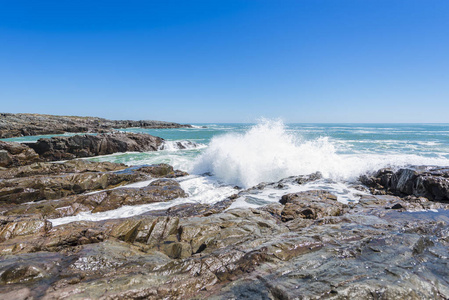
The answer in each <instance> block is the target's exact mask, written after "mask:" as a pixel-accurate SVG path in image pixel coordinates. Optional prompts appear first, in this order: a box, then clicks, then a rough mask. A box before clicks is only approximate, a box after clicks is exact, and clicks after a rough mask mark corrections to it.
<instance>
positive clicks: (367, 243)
mask: <svg viewBox="0 0 449 300" xmlns="http://www.w3.org/2000/svg"><path fill="white" fill-rule="evenodd" d="M309 196H310V197H311V198H310V200H311V201H312V202H316V203H318V202H319V201H320V199H322V200H323V201H325V202H326V201H327V200H326V199H328V200H329V201H334V200H332V199H333V198H334V197H333V196H332V195H330V194H328V193H319V194H317V193H315V192H312V193H309V194H306V193H304V194H301V195H297V196H292V195H289V196H285V197H284V200H286V201H287V202H286V204H287V203H289V201H292V202H294V201H295V199H301V201H302V200H304V201H306V200H307V199H308V197H309ZM298 201H299V200H298ZM282 202H284V201H282ZM273 205H274V206H280V208H281V209H282V207H283V206H284V205H282V204H273ZM395 205H401V206H402V207H403V208H406V207H409V206H408V204H407V201H404V200H403V199H401V198H398V197H395V196H366V197H364V198H362V199H361V201H360V202H359V203H358V204H353V205H352V206H351V207H347V208H346V209H344V210H343V211H342V212H341V214H338V215H334V214H328V215H323V216H322V217H320V216H317V218H316V219H302V218H301V215H298V216H297V217H296V218H293V219H292V220H290V221H287V222H279V221H278V220H279V219H280V217H281V216H280V215H278V216H274V215H273V214H272V213H273V212H275V211H276V210H277V211H281V210H279V209H274V208H273V207H272V208H271V209H269V210H270V211H271V213H268V212H267V211H266V210H264V209H234V210H229V211H226V212H221V213H218V214H212V215H209V216H202V217H177V216H137V217H132V218H128V219H121V220H108V221H102V222H75V223H71V224H66V225H62V226H57V227H54V228H51V227H49V226H48V225H45V224H44V222H45V221H42V220H39V219H35V220H36V221H33V220H32V219H30V226H29V227H27V226H25V224H24V225H22V228H26V230H24V231H22V234H17V233H15V234H14V235H10V236H9V238H8V239H3V240H2V242H0V253H2V254H0V255H2V259H1V260H0V279H1V280H0V296H2V297H6V296H10V295H12V294H11V292H12V291H15V293H13V295H26V296H27V297H35V298H45V299H63V298H66V297H69V298H104V299H161V298H170V299H190V298H195V299H206V298H213V299H243V298H248V299H319V298H323V297H325V298H329V299H445V298H447V297H449V283H448V282H447V280H446V278H447V277H448V276H449V268H448V267H449V262H448V261H447V259H445V258H446V257H447V256H448V255H449V235H448V234H449V231H448V230H447V228H448V224H447V222H448V221H447V220H448V217H449V213H448V211H447V210H443V211H440V213H433V212H415V213H410V212H407V211H404V210H403V211H402V212H401V211H398V210H396V209H390V208H392V207H394V206H395ZM415 205H416V208H419V207H421V208H423V207H422V206H420V204H419V203H418V202H417V203H416V204H415ZM434 205H439V209H443V208H446V207H445V204H441V203H434ZM9 218H10V219H9V220H6V221H3V222H2V223H1V222H0V226H1V227H0V232H4V231H5V228H11V227H13V224H14V223H20V222H21V219H18V220H16V219H13V218H12V217H9ZM303 221H307V223H304V222H303ZM33 222H38V223H36V224H34V223H33ZM298 224H302V225H301V226H298ZM68 295H69V296H68Z"/></svg>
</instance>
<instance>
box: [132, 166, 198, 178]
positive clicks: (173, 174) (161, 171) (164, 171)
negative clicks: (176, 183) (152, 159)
mask: <svg viewBox="0 0 449 300" xmlns="http://www.w3.org/2000/svg"><path fill="white" fill-rule="evenodd" d="M137 171H140V172H143V173H145V174H149V175H151V176H152V177H165V178H177V177H182V176H186V175H189V174H188V173H186V172H183V171H180V170H174V169H173V167H172V166H170V165H167V164H156V165H150V166H145V167H141V168H139V169H137Z"/></svg>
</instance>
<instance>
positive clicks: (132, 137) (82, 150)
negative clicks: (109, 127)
mask: <svg viewBox="0 0 449 300" xmlns="http://www.w3.org/2000/svg"><path fill="white" fill-rule="evenodd" d="M162 142H163V139H162V138H160V137H155V136H152V135H149V134H136V133H112V134H98V135H75V136H70V137H52V138H49V139H48V138H44V139H39V140H38V141H37V142H36V143H29V144H28V146H30V147H31V148H33V149H34V151H36V153H38V154H39V156H40V157H41V158H43V159H45V160H48V161H54V160H66V159H73V158H77V157H91V156H97V155H106V154H113V153H117V152H127V151H137V152H144V151H156V150H157V149H158V147H159V146H160V145H161V144H162Z"/></svg>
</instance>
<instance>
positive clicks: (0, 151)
mask: <svg viewBox="0 0 449 300" xmlns="http://www.w3.org/2000/svg"><path fill="white" fill-rule="evenodd" d="M37 161H40V158H39V155H38V154H37V153H36V152H35V151H34V150H33V149H31V148H30V147H28V146H26V145H23V144H20V143H14V142H4V141H0V167H3V168H9V167H15V166H23V165H27V164H31V163H33V162H37Z"/></svg>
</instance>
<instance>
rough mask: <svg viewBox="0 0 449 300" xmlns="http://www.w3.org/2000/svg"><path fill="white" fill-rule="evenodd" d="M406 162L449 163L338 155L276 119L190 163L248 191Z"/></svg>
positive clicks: (214, 145)
mask: <svg viewBox="0 0 449 300" xmlns="http://www.w3.org/2000/svg"><path fill="white" fill-rule="evenodd" d="M335 144H336V143H335ZM411 164H415V165H419V164H426V165H449V159H447V158H430V157H424V156H419V155H413V154H397V153H392V154H388V155H386V154H373V153H354V154H339V153H338V152H337V150H336V147H335V145H334V143H333V142H332V141H331V140H330V139H329V138H327V137H320V138H317V139H314V140H304V139H303V138H302V137H301V136H299V135H295V134H293V133H291V132H287V130H286V128H285V126H284V124H283V123H282V122H281V121H272V120H263V121H261V122H260V123H259V124H257V125H255V126H253V127H252V128H250V129H249V130H248V131H247V132H245V133H229V134H225V135H222V136H217V137H214V138H213V139H212V140H211V142H210V144H209V146H208V148H207V149H205V151H204V152H203V153H202V154H201V155H200V156H199V157H198V158H197V160H196V161H195V163H194V167H193V172H194V173H196V174H202V173H211V174H213V175H214V176H216V177H217V178H218V179H219V180H221V181H223V182H226V183H228V184H234V185H238V186H241V187H245V188H247V187H251V186H254V185H257V184H258V183H260V182H273V181H277V180H280V179H282V178H285V177H288V176H293V175H306V174H310V173H313V172H317V171H319V172H321V173H322V174H323V176H324V177H325V178H330V179H334V180H354V179H356V178H357V177H358V176H360V175H361V174H363V173H366V172H369V171H375V170H378V169H380V168H383V167H386V166H398V167H400V166H405V165H411Z"/></svg>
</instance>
